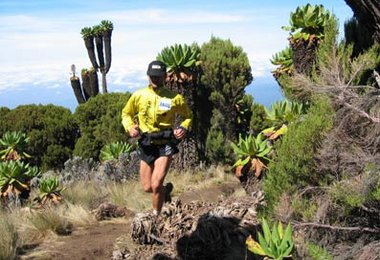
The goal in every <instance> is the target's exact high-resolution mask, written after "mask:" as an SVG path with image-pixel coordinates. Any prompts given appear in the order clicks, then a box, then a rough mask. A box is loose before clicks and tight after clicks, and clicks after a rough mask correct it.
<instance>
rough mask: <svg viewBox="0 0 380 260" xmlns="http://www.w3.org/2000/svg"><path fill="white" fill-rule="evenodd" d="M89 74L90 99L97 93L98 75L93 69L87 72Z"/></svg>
mask: <svg viewBox="0 0 380 260" xmlns="http://www.w3.org/2000/svg"><path fill="white" fill-rule="evenodd" d="M89 74H90V75H89V76H90V86H91V97H95V96H96V95H97V94H98V93H99V79H98V73H97V72H96V70H95V69H94V68H93V69H90V70H89Z"/></svg>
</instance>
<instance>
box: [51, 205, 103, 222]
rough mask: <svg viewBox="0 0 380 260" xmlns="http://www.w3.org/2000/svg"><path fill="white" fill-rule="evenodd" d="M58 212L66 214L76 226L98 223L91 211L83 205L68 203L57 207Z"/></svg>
mask: <svg viewBox="0 0 380 260" xmlns="http://www.w3.org/2000/svg"><path fill="white" fill-rule="evenodd" d="M57 211H58V214H59V215H61V216H64V217H65V218H66V219H67V220H68V221H69V222H70V223H72V224H73V225H74V226H75V227H84V226H91V225H95V224H96V223H97V221H96V219H95V217H94V216H93V215H92V214H91V212H90V211H89V210H88V209H86V208H84V207H83V206H81V205H74V204H71V203H68V204H67V205H65V206H62V207H59V208H58V209H57Z"/></svg>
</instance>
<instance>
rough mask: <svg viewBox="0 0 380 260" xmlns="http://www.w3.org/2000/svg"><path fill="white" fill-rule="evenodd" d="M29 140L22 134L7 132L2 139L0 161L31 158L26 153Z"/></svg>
mask: <svg viewBox="0 0 380 260" xmlns="http://www.w3.org/2000/svg"><path fill="white" fill-rule="evenodd" d="M28 142H29V138H28V137H27V136H26V134H24V133H21V132H6V133H5V134H4V135H3V137H2V138H1V139H0V148H1V150H0V159H1V160H5V161H8V160H14V161H17V160H20V159H22V158H29V157H30V155H29V154H27V153H26V152H25V149H26V145H27V143H28Z"/></svg>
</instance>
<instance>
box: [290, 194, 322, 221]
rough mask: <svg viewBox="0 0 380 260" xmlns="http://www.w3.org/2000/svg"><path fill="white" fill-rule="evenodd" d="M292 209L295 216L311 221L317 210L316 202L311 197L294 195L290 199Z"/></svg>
mask: <svg viewBox="0 0 380 260" xmlns="http://www.w3.org/2000/svg"><path fill="white" fill-rule="evenodd" d="M292 209H293V210H294V215H295V216H296V217H295V218H300V219H302V221H306V222H308V221H313V220H314V217H315V214H316V213H317V210H318V203H317V202H315V201H314V200H312V199H311V198H303V197H299V196H294V197H293V199H292Z"/></svg>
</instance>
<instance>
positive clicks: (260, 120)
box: [249, 102, 270, 135]
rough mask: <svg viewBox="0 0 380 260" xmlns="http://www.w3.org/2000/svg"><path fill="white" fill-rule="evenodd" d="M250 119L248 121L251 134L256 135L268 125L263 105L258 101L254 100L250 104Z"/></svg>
mask: <svg viewBox="0 0 380 260" xmlns="http://www.w3.org/2000/svg"><path fill="white" fill-rule="evenodd" d="M251 111H252V115H251V119H250V122H249V130H250V131H249V132H250V134H253V135H258V134H259V133H260V132H261V131H262V130H263V129H265V128H268V127H269V126H270V122H269V121H268V120H267V115H266V112H265V107H264V106H263V105H261V104H259V103H256V102H254V103H253V104H252V106H251Z"/></svg>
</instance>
